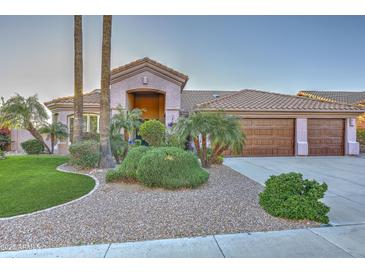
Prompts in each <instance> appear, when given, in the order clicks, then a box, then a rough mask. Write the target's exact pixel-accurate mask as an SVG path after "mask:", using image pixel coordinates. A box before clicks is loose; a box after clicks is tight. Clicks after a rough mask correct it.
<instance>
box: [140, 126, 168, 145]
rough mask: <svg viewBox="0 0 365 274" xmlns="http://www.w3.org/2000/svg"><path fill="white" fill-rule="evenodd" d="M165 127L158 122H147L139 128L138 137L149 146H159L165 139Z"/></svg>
mask: <svg viewBox="0 0 365 274" xmlns="http://www.w3.org/2000/svg"><path fill="white" fill-rule="evenodd" d="M165 130H166V128H165V125H164V124H162V123H161V122H160V121H158V120H148V121H146V122H144V123H143V124H142V125H141V127H140V128H139V132H138V133H139V135H141V137H142V139H143V140H145V141H146V142H147V143H148V144H149V145H151V146H160V145H162V144H163V142H164V138H165Z"/></svg>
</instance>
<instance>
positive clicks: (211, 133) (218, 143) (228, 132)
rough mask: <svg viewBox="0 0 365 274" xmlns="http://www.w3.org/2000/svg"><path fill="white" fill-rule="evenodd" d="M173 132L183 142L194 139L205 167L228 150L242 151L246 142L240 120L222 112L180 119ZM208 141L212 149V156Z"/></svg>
mask: <svg viewBox="0 0 365 274" xmlns="http://www.w3.org/2000/svg"><path fill="white" fill-rule="evenodd" d="M173 130H174V132H176V134H177V135H178V136H179V138H180V139H181V140H186V139H187V137H188V136H191V137H192V139H193V141H194V146H195V149H196V152H197V155H198V157H199V158H200V160H201V163H202V165H203V167H209V166H210V165H211V164H212V163H214V162H215V161H216V159H217V157H218V156H220V155H222V153H223V152H224V151H225V150H227V149H231V150H232V151H235V152H238V151H242V149H243V145H244V142H245V135H244V133H243V132H242V129H241V126H240V123H239V120H238V118H237V117H235V116H231V115H226V114H223V113H221V112H195V113H193V114H192V115H190V116H189V117H187V118H180V119H179V120H178V123H177V124H176V126H175V127H174V129H173ZM208 139H209V141H210V144H211V148H212V152H211V154H210V155H208Z"/></svg>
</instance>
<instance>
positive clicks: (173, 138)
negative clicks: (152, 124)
mask: <svg viewBox="0 0 365 274" xmlns="http://www.w3.org/2000/svg"><path fill="white" fill-rule="evenodd" d="M165 145H166V146H168V147H178V148H181V149H185V147H186V141H185V140H184V139H181V138H179V136H178V135H177V134H174V133H171V132H168V133H166V136H165Z"/></svg>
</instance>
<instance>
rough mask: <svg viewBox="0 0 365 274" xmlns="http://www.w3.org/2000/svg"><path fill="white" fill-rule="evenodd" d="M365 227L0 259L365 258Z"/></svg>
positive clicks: (56, 251)
mask: <svg viewBox="0 0 365 274" xmlns="http://www.w3.org/2000/svg"><path fill="white" fill-rule="evenodd" d="M364 246H365V225H349V226H337V227H322V228H309V229H297V230H285V231H272V232H254V233H238V234H226V235H212V236H206V237H195V238H181V239H167V240H155V241H144V242H128V243H115V244H100V245H87V246H74V247H63V248H48V249H34V250H24V251H10V252H1V253H0V258H55V257H56V258H85V257H87V258H105V257H106V258H223V257H227V258H255V257H256V258H282V257H284V258H298V257H299V258H323V257H329V258H333V257H339V258H346V257H365V248H364Z"/></svg>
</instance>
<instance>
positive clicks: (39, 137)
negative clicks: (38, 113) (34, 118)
mask: <svg viewBox="0 0 365 274" xmlns="http://www.w3.org/2000/svg"><path fill="white" fill-rule="evenodd" d="M27 130H28V131H29V132H30V134H32V136H33V137H34V138H35V139H37V140H38V141H39V142H41V143H42V144H43V146H44V148H45V149H46V150H47V153H48V154H51V150H50V149H49V147H48V145H47V144H46V142H45V141H44V139H43V137H42V135H41V134H40V133H39V132H38V130H37V129H36V128H35V127H34V126H33V124H32V123H29V124H28V126H27Z"/></svg>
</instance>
